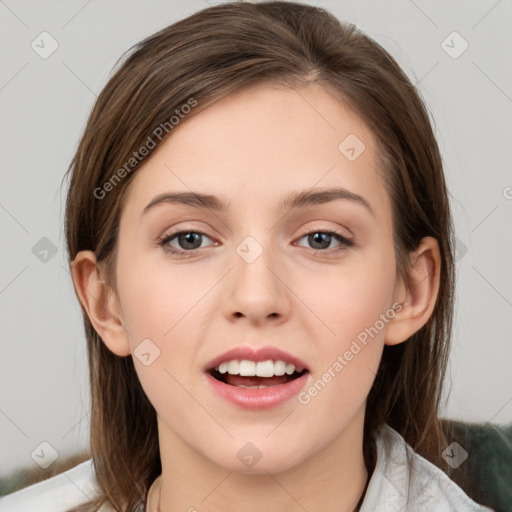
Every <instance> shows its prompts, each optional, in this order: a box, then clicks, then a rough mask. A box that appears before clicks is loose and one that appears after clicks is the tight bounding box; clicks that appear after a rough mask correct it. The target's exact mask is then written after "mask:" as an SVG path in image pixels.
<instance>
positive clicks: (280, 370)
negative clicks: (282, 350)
mask: <svg viewBox="0 0 512 512" xmlns="http://www.w3.org/2000/svg"><path fill="white" fill-rule="evenodd" d="M215 369H216V370H217V371H218V372H219V373H229V374H230V375H241V376H242V377H255V376H257V377H266V378H270V377H274V376H275V375H276V376H281V375H284V374H285V373H286V374H287V375H291V374H292V373H293V372H295V371H297V372H301V371H302V370H303V368H300V369H299V368H295V365H293V364H286V363H285V362H284V361H281V360H278V361H272V359H268V360H267V361H259V362H258V363H255V362H254V361H250V360H248V359H242V360H241V361H238V360H236V359H234V360H232V361H224V362H223V363H221V364H220V365H219V366H217V367H216V368H215ZM250 387H255V386H250ZM256 387H257V386H256ZM260 387H261V386H260Z"/></svg>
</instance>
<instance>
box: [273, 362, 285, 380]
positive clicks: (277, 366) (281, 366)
mask: <svg viewBox="0 0 512 512" xmlns="http://www.w3.org/2000/svg"><path fill="white" fill-rule="evenodd" d="M285 372H286V363H285V362H284V361H276V362H275V363H274V374H275V375H277V376H278V377H280V376H281V375H284V374H285Z"/></svg>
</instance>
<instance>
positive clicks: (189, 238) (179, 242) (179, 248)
mask: <svg viewBox="0 0 512 512" xmlns="http://www.w3.org/2000/svg"><path fill="white" fill-rule="evenodd" d="M205 240H210V241H211V242H213V240H212V239H211V238H210V237H208V236H206V235H205V234H204V233H201V232H200V231H176V232H175V233H169V234H165V235H164V236H163V237H162V238H161V239H160V240H159V241H158V244H159V245H160V246H161V247H163V249H164V250H165V251H166V252H171V253H174V254H181V255H184V253H186V252H193V251H194V249H200V248H201V247H204V246H203V242H204V241H205ZM214 243H215V242H214Z"/></svg>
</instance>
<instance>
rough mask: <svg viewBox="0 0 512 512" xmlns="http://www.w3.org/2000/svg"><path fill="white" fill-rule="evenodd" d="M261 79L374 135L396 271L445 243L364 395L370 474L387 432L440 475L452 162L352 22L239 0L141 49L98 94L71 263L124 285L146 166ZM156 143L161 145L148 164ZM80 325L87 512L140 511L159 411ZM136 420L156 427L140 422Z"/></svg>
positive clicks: (80, 170) (74, 183)
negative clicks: (336, 107)
mask: <svg viewBox="0 0 512 512" xmlns="http://www.w3.org/2000/svg"><path fill="white" fill-rule="evenodd" d="M256 83H260V84H261V83H275V84H280V85H285V86H288V87H292V88H298V87H303V86H307V85H309V84H312V83H316V84H319V85H321V86H324V87H325V88H327V89H328V90H329V91H330V92H331V93H333V94H335V95H337V97H338V98H339V99H340V101H343V103H344V104H345V105H346V106H347V107H348V108H350V109H352V110H353V112H354V113H356V115H357V116H358V117H359V118H360V119H361V120H362V121H363V122H364V123H365V124H366V125H367V126H368V127H369V129H370V130H371V132H372V133H373V135H374V137H375V139H376V141H377V145H378V149H379V151H378V155H379V156H378V158H379V162H378V169H377V170H378V172H379V174H380V175H381V176H382V178H383V182H384V184H385V188H386V190H387V192H388V193H389V195H390V198H391V201H392V218H393V243H394V250H395V256H396V271H397V275H398V276H401V277H405V276H406V274H407V271H408V269H409V266H408V265H409V264H410V263H409V258H408V254H409V252H410V251H413V250H415V249H416V248H417V247H418V244H419V242H420V241H421V239H422V238H423V237H425V236H431V237H434V238H435V239H436V240H437V241H438V243H439V249H440V257H441V276H440V288H439V293H438V297H437V302H436V304H435V308H434V311H433V313H432V315H431V317H430V319H429V321H428V322H427V323H426V324H425V325H424V326H423V327H422V328H421V329H419V330H418V331H417V332H416V333H415V334H414V335H413V336H411V339H410V340H409V341H407V342H406V343H401V344H399V345H396V346H385V347H384V351H383V355H382V360H381V364H380V367H379V370H378V373H377V376H376V378H375V382H374V385H373V387H372V389H371V391H370V393H369V396H368V399H367V406H366V418H365V425H364V443H363V444H364V458H365V464H366V466H367V468H368V469H369V471H371V470H373V468H374V465H375V446H374V442H373V436H374V435H375V433H376V432H377V431H378V430H379V428H380V427H381V426H382V425H383V424H384V423H387V424H389V425H390V426H392V427H393V428H394V429H395V430H397V431H398V432H399V433H400V434H401V435H402V436H403V437H404V438H405V440H406V441H407V442H408V443H409V444H410V445H411V446H412V447H413V449H414V450H415V451H416V452H417V453H419V454H420V455H422V456H424V457H425V458H427V459H428V460H430V461H432V462H433V463H434V464H436V465H438V466H440V467H441V465H442V463H441V459H440V457H441V452H442V451H443V449H444V447H445V445H444V442H445V440H444V437H443V433H442V430H441V427H440V421H439V418H438V411H439V405H440V399H441V393H442V383H443V379H444V374H445V369H446V364H447V357H448V350H449V342H450V337H451V328H452V325H451V322H452V314H453V290H454V285H455V283H454V281H455V274H454V262H453V226H452V218H451V214H450V207H449V201H448V194H447V188H446V183H445V178H444V174H443V166H442V160H441V156H440V152H439V148H438V144H437V141H436V139H435V136H434V133H433V129H432V125H431V121H430V117H429V114H428V111H427V109H426V107H425V105H424V102H423V101H422V99H421V97H420V95H419V93H418V91H417V90H416V89H415V87H414V86H413V85H412V84H411V82H410V80H409V79H408V78H407V76H406V75H405V73H404V72H403V71H402V70H401V68H400V66H399V65H398V64H397V62H396V61H395V60H394V59H393V57H391V56H390V55H389V54H388V53H387V52H386V51H385V50H384V49H383V48H382V47H381V46H380V45H379V44H378V43H377V42H375V41H374V40H372V39H371V38H370V37H368V36H367V35H365V34H363V33H362V32H361V31H360V30H359V29H357V28H356V27H355V26H354V25H352V24H349V23H344V22H340V21H339V20H337V19H336V18H335V17H334V16H333V15H332V14H330V13H329V12H327V11H325V10H323V9H320V8H317V7H313V6H308V5H303V4H300V3H295V2H293V3H292V2H279V1H277V2H260V3H254V4H253V3H246V2H243V3H242V2H240V3H238V2H234V3H227V4H222V5H218V6H215V7H210V8H207V9H204V10H202V11H199V12H197V13H195V14H193V15H191V16H189V17H187V18H185V19H183V20H181V21H178V22H177V23H174V24H173V25H170V26H168V27H167V28H164V29H163V30H160V31H159V32H157V33H156V34H154V35H151V36H150V37H148V38H146V39H145V40H144V41H142V42H140V43H138V44H136V45H135V46H134V47H133V48H131V49H130V50H129V51H128V52H127V54H126V55H124V56H123V57H122V59H120V62H119V63H118V65H117V69H116V70H115V72H114V74H113V75H112V76H111V78H110V79H109V81H108V83H107V84H106V86H105V87H104V89H103V90H102V92H101V94H100V95H99V96H98V99H97V101H96V104H95V105H94V108H93V110H92V112H91V114H90V117H89V119H88V122H87V125H86V128H85V130H84V133H83V136H82V138H81V140H80V142H79V145H78V148H77V151H76V154H75V155H74V157H73V159H72V162H71V164H70V166H69V169H68V172H67V176H68V178H69V190H68V196H67V204H66V219H65V228H66V240H67V249H68V255H69V258H70V260H73V259H74V258H75V256H76V255H77V253H78V252H79V251H81V250H92V251H94V253H95V254H96V257H97V260H98V261H102V262H104V263H105V265H106V268H107V269H109V272H108V275H107V278H108V279H109V284H110V285H111V286H112V288H113V289H114V290H115V287H116V283H115V272H114V269H115V261H116V248H117V236H118V229H119V219H120V214H121V211H122V207H123V198H124V192H125V191H126V188H127V186H128V185H129V184H130V182H131V180H132V178H133V176H134V175H135V173H136V172H137V169H138V168H139V167H140V165H141V163H143V162H145V161H146V160H147V159H148V158H149V157H150V156H151V154H152V153H153V152H154V151H156V150H157V149H158V147H159V146H160V145H161V144H162V143H163V142H165V141H166V140H167V138H168V137H172V134H173V132H174V131H176V130H179V128H180V126H181V125H182V124H183V123H186V122H187V120H188V119H189V118H190V117H192V116H194V115H197V114H198V113H199V112H201V111H202V109H204V108H206V107H207V106H208V105H211V104H212V103H213V102H215V101H217V100H219V99H221V98H223V97H226V96H227V95H229V94H230V93H232V92H235V91H237V90H241V89H242V88H244V87H247V86H250V85H254V84H256ZM185 105H188V107H187V108H185ZM148 137H149V139H151V141H152V149H151V150H150V152H149V154H146V155H144V156H142V155H141V153H142V152H141V151H140V149H141V148H142V147H144V146H146V147H147V146H149V139H148ZM134 154H136V155H137V156H136V157H135V156H134ZM107 192H108V193H107ZM83 320H84V326H85V335H86V338H87V350H88V360H89V368H90V387H91V400H92V415H91V435H90V447H91V456H92V460H93V466H94V471H95V476H96V480H97V483H98V486H99V490H100V494H99V495H98V496H97V498H95V501H94V503H90V504H88V505H84V506H83V507H79V508H77V509H76V510H84V511H85V510H88V511H93V510H94V511H95V510H97V509H98V507H99V506H100V505H101V504H103V503H108V502H109V503H110V504H111V505H112V506H113V507H114V508H115V509H116V510H117V511H123V512H124V511H128V512H131V511H142V510H144V506H145V503H146V499H147V492H148V489H149V487H150V485H151V483H152V482H153V480H154V479H155V478H156V477H157V476H158V475H159V474H160V472H161V464H160V454H159V446H158V434H157V420H156V413H155V411H154V409H153V407H152V405H151V404H150V402H149V400H148V398H147V397H146V395H145V393H144V391H143V389H142V387H141V385H140V383H139V380H138V378H137V375H136V372H135V369H134V365H133V362H132V359H131V357H118V356H116V355H114V354H113V353H111V352H110V351H109V350H108V348H107V347H106V345H105V344H104V343H103V342H102V340H101V339H100V337H99V336H98V334H97V333H96V331H95V330H94V328H93V327H92V324H91V322H90V321H89V318H88V316H87V314H86V312H85V310H83ZM139 416H140V417H144V418H147V421H144V422H140V421H134V418H136V417H139Z"/></svg>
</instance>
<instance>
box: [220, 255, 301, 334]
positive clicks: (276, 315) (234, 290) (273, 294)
mask: <svg viewBox="0 0 512 512" xmlns="http://www.w3.org/2000/svg"><path fill="white" fill-rule="evenodd" d="M261 249H263V248H261ZM261 249H260V250H261ZM251 250H254V247H251ZM242 251H243V248H242V250H239V251H238V252H237V253H235V254H234V255H233V267H234V268H233V270H232V271H231V272H230V273H229V282H228V290H227V293H226V294H225V295H224V297H225V299H224V303H223V312H224V315H225V316H226V318H228V320H230V321H238V322H240V321H246V322H249V323H251V324H252V325H259V324H262V323H265V322H271V323H272V324H273V325H278V324H280V323H283V322H285V321H286V320H287V319H288V318H289V316H290V312H291V291H290V288H289V287H288V286H287V284H286V282H287V279H286V273H285V272H284V270H283V266H282V265H279V264H278V261H277V259H276V258H275V257H274V258H272V255H271V251H270V249H264V250H262V252H261V254H260V255H259V256H257V257H256V259H254V260H253V259H252V258H247V257H246V255H245V254H244V253H243V252H242Z"/></svg>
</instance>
